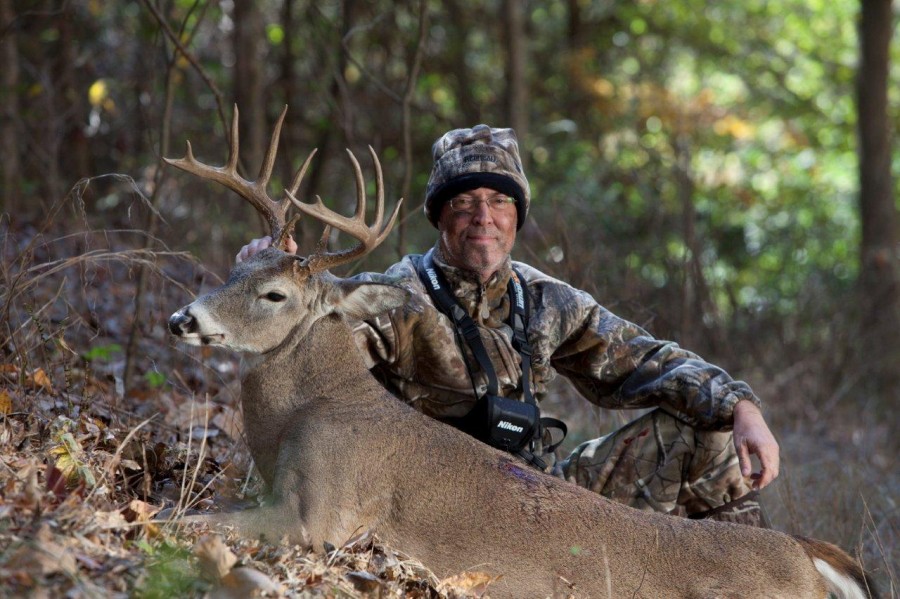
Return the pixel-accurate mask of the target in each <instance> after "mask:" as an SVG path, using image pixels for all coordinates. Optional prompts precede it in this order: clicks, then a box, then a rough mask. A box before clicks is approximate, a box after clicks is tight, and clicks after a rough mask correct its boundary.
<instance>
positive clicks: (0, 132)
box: [0, 0, 22, 215]
mask: <svg viewBox="0 0 900 599" xmlns="http://www.w3.org/2000/svg"><path fill="white" fill-rule="evenodd" d="M15 18H16V14H15V11H14V10H13V3H12V0H0V65H2V66H0V107H2V108H0V110H2V112H0V156H3V160H2V162H3V171H2V172H3V179H2V181H0V197H2V198H3V203H4V206H5V210H4V211H5V212H7V213H9V214H10V215H16V214H18V212H19V210H20V208H21V193H20V190H21V180H22V179H21V165H20V162H19V145H18V140H19V139H20V136H19V132H18V131H17V128H18V123H19V122H20V118H21V117H20V115H19V95H18V94H19V89H18V87H19V50H18V46H17V44H16V38H17V36H16V26H15V24H14V23H13V21H14V20H15Z"/></svg>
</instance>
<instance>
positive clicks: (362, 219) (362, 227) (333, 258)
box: [286, 146, 403, 274]
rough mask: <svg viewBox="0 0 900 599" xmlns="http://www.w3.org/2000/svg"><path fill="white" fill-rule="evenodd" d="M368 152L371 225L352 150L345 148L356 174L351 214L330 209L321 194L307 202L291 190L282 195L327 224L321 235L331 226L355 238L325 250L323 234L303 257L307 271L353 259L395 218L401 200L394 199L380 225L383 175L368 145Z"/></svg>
mask: <svg viewBox="0 0 900 599" xmlns="http://www.w3.org/2000/svg"><path fill="white" fill-rule="evenodd" d="M369 153H370V154H371V155H372V160H373V161H374V162H375V177H376V178H375V222H374V223H372V225H371V226H368V225H366V189H365V181H364V179H363V174H362V169H360V167H359V162H358V161H357V160H356V156H354V155H353V152H351V151H350V150H347V154H348V155H349V156H350V162H352V163H353V171H354V173H355V174H356V214H355V215H354V216H353V217H352V218H351V217H347V216H342V215H340V214H338V213H336V212H334V211H333V210H330V209H329V208H326V207H325V204H323V203H322V198H320V197H319V196H316V203H315V204H307V203H305V202H301V201H300V200H298V199H297V198H295V197H294V193H295V190H293V189H292V190H291V191H290V192H286V195H287V197H288V198H290V200H291V201H292V202H293V203H294V205H295V206H296V207H297V208H298V209H299V210H300V211H301V212H303V213H304V214H308V215H309V216H312V217H313V218H315V219H316V220H319V221H321V222H323V223H325V224H326V225H327V227H326V232H325V235H327V234H328V228H329V227H334V228H336V229H337V230H339V231H343V232H344V233H348V234H349V235H351V236H352V237H354V238H355V239H357V240H358V241H359V243H358V244H356V245H355V246H353V247H351V248H348V249H345V250H341V251H337V252H328V251H326V249H325V243H324V242H325V236H323V238H322V241H321V242H320V243H319V247H318V248H317V250H316V253H314V254H313V255H311V256H310V257H309V259H308V260H307V261H306V263H305V265H304V267H305V268H306V269H307V270H308V271H309V273H310V274H314V273H317V272H321V271H323V270H328V269H329V268H332V267H334V266H337V265H339V264H345V263H347V262H350V261H352V260H356V259H357V258H360V257H362V256H364V255H366V254H368V253H369V252H371V251H372V250H373V249H375V248H376V247H377V246H378V245H379V244H380V243H381V242H382V241H384V240H385V238H386V237H387V236H388V233H390V232H391V228H392V227H393V226H394V221H396V220H397V214H398V213H399V212H400V205H401V204H402V203H403V200H402V199H401V200H399V201H398V202H397V206H396V207H395V208H394V213H393V214H391V217H390V219H389V220H388V222H387V224H385V225H384V226H382V222H383V217H384V179H383V176H382V173H381V163H380V162H379V161H378V155H377V154H375V150H373V149H372V146H369Z"/></svg>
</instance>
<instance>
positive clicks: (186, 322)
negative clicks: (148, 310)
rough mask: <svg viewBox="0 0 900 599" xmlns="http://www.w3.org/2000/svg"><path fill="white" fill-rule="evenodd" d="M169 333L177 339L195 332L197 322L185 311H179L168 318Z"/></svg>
mask: <svg viewBox="0 0 900 599" xmlns="http://www.w3.org/2000/svg"><path fill="white" fill-rule="evenodd" d="M169 331H170V332H171V333H172V334H173V335H176V336H178V337H180V336H182V335H185V334H187V333H196V332H197V321H196V319H195V318H194V317H193V316H191V315H190V314H189V313H188V312H187V310H185V311H181V310H179V311H178V312H176V313H175V314H173V315H172V316H170V317H169Z"/></svg>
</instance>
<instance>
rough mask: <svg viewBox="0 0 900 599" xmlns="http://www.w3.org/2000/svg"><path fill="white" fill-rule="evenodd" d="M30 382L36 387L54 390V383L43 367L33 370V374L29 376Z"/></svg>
mask: <svg viewBox="0 0 900 599" xmlns="http://www.w3.org/2000/svg"><path fill="white" fill-rule="evenodd" d="M28 382H29V383H31V384H32V385H33V386H34V387H39V388H41V389H43V390H44V391H49V392H51V393H52V392H53V383H52V382H50V377H49V376H47V373H46V372H44V369H43V368H38V369H37V370H35V371H34V372H32V373H31V376H29V377H28Z"/></svg>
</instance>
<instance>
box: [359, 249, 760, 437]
mask: <svg viewBox="0 0 900 599" xmlns="http://www.w3.org/2000/svg"><path fill="white" fill-rule="evenodd" d="M418 259H419V256H406V257H405V258H403V260H401V261H400V262H399V263H397V264H395V265H394V266H392V267H390V268H389V269H388V270H387V272H386V273H385V274H384V275H380V274H374V273H364V274H362V275H358V278H359V279H362V280H370V281H385V280H389V281H390V282H392V283H395V284H400V285H401V286H403V287H405V288H406V289H408V290H409V291H410V292H411V298H410V301H409V302H407V304H406V305H405V306H403V307H400V308H397V309H395V310H392V311H390V312H387V313H385V314H383V315H381V316H378V317H376V318H374V319H371V320H367V321H364V322H358V323H354V329H353V330H354V337H355V339H356V341H357V344H358V345H359V347H360V349H361V351H362V352H363V354H364V356H365V357H366V360H367V363H368V365H369V367H370V368H371V369H372V372H373V373H374V374H375V375H376V376H377V377H379V379H380V380H381V381H382V383H383V384H384V385H385V386H386V387H387V388H388V389H389V390H391V391H392V392H393V393H394V394H395V395H397V396H398V397H400V398H402V399H404V400H406V401H407V402H408V403H409V404H411V405H412V406H413V407H415V408H417V409H418V410H420V411H422V412H424V413H425V414H428V415H429V416H433V417H437V418H444V417H453V416H464V415H465V414H467V413H468V411H469V410H470V409H471V408H472V406H473V405H474V402H475V399H476V394H475V388H477V389H478V393H479V394H481V393H484V392H485V390H486V388H487V377H486V376H485V375H484V373H483V372H481V371H480V369H479V367H478V363H477V361H476V360H475V359H474V358H473V357H472V355H471V352H470V351H469V349H468V347H463V349H462V351H465V352H466V353H467V355H468V364H469V365H470V367H471V368H472V374H473V375H474V379H475V380H474V386H473V381H472V378H470V376H469V370H468V369H467V365H466V362H464V361H463V356H462V354H461V353H460V352H461V349H460V344H459V343H458V342H457V338H456V335H455V332H454V326H453V322H452V321H451V320H450V319H449V318H448V317H447V316H445V315H444V314H443V313H441V312H440V311H439V310H438V309H437V308H435V306H434V303H433V302H432V299H431V297H430V296H429V295H428V292H427V290H426V289H425V287H424V286H423V285H422V283H421V281H420V280H419V278H418V275H417V273H416V261H417V260H418ZM434 261H435V264H436V265H437V266H439V267H440V268H441V270H442V271H443V272H444V274H445V276H446V278H447V280H448V282H449V284H450V286H451V288H452V289H453V292H454V294H455V295H456V298H457V300H458V301H459V302H460V304H461V305H462V306H463V307H464V308H465V309H466V310H467V311H468V313H469V315H470V316H471V317H472V318H473V320H475V322H476V323H477V325H478V328H479V332H480V334H481V338H482V340H483V342H484V346H485V348H486V349H487V352H488V354H489V356H490V358H491V362H492V364H493V366H494V369H495V370H496V373H497V378H498V382H499V385H500V394H501V395H504V396H506V397H515V398H518V399H521V393H522V390H521V388H520V386H519V379H520V377H521V373H522V371H521V366H520V365H521V358H520V355H519V354H518V352H516V350H515V349H514V348H513V345H512V329H511V327H510V326H509V325H508V324H507V323H506V320H507V317H508V315H509V297H508V295H507V282H508V281H509V277H510V274H511V265H512V264H514V266H515V268H516V270H518V272H520V273H521V274H522V276H523V277H524V278H525V281H526V286H527V291H528V294H529V301H530V306H531V310H530V316H529V318H530V320H529V325H528V340H529V342H530V344H531V347H532V351H533V355H532V358H531V360H532V368H531V376H532V385H531V388H532V391H533V393H534V395H535V397H536V398H537V399H538V400H540V399H541V398H542V397H543V396H544V395H545V394H546V390H547V384H548V383H549V382H550V381H552V380H553V379H554V378H555V377H556V375H557V373H559V374H562V375H563V376H565V377H568V378H569V380H570V381H571V382H572V383H573V384H574V385H575V387H576V388H577V389H578V390H579V391H580V392H581V393H582V394H583V395H584V396H585V397H586V398H587V399H588V400H590V401H592V402H593V403H595V404H597V405H599V406H602V407H604V408H611V409H632V408H649V407H663V408H665V409H666V410H667V411H668V412H670V413H672V414H673V415H675V416H677V417H679V418H681V419H683V420H684V421H686V422H687V423H689V424H691V425H692V426H696V427H699V428H703V429H727V428H730V426H731V423H732V411H733V408H734V404H736V403H737V402H738V401H739V400H741V399H749V400H751V401H753V402H754V403H756V404H757V405H759V399H757V397H756V396H755V395H754V394H753V391H752V390H751V389H750V387H749V386H748V385H747V384H746V383H743V382H741V381H735V380H732V378H731V377H730V376H729V375H728V374H727V373H726V372H725V371H723V370H722V369H721V368H719V367H717V366H714V365H712V364H709V363H707V362H705V361H703V360H702V359H701V358H699V357H698V356H697V355H695V354H693V353H691V352H688V351H685V350H684V349H681V348H680V347H679V346H678V345H677V344H675V343H672V342H668V341H660V340H658V339H654V338H653V337H651V336H650V335H649V334H648V333H646V332H645V331H644V330H643V329H641V328H640V327H638V326H637V325H635V324H632V323H630V322H628V321H626V320H623V319H621V318H619V317H617V316H615V315H613V314H612V313H611V312H609V311H608V310H606V309H604V308H603V307H602V306H600V305H599V304H598V303H597V302H596V301H595V300H594V299H593V298H592V297H591V296H590V295H589V294H587V293H585V292H584V291H579V290H577V289H575V288H573V287H571V286H570V285H567V284H566V283H563V282H562V281H559V280H556V279H554V278H552V277H549V276H547V275H545V274H543V273H541V272H540V271H538V270H537V269H534V268H532V267H530V266H528V265H527V264H523V263H520V262H515V263H512V262H511V261H507V263H506V265H504V267H503V268H501V269H500V270H499V271H498V272H497V273H496V274H495V275H494V276H493V277H492V278H491V280H490V281H488V282H487V284H485V285H482V284H481V283H480V282H479V281H478V279H477V278H476V277H475V276H474V275H473V274H472V273H468V272H466V271H463V270H460V269H457V268H453V267H451V266H448V265H447V264H446V263H444V261H443V260H442V259H441V257H440V252H439V251H438V250H437V249H436V250H435V256H434Z"/></svg>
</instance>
